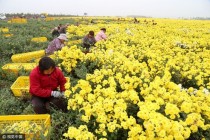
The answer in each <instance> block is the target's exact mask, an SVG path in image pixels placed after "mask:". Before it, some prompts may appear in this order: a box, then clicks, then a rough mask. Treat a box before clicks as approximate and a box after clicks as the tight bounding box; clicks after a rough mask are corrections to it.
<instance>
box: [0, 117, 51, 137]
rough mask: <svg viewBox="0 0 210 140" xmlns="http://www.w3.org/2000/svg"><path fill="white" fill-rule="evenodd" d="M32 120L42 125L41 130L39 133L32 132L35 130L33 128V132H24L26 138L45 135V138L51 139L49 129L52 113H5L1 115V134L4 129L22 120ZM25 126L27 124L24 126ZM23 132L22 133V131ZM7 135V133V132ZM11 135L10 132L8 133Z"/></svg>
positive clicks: (31, 121)
mask: <svg viewBox="0 0 210 140" xmlns="http://www.w3.org/2000/svg"><path fill="white" fill-rule="evenodd" d="M26 121H28V122H30V123H33V124H36V125H37V126H41V131H39V132H37V133H32V132H33V131H34V130H32V132H31V133H27V134H24V135H25V140H32V139H41V136H43V135H44V139H50V137H49V131H50V130H49V129H50V126H51V123H50V115H49V114H42V115H5V116H0V134H1V135H4V134H2V133H1V131H2V132H3V130H5V129H6V128H8V127H10V126H14V125H16V124H17V123H18V124H19V123H21V122H26ZM20 127H21V126H20ZM24 127H25V128H26V127H27V126H24ZM21 134H22V133H21ZM5 135H6V134H5ZM7 135H9V133H7Z"/></svg>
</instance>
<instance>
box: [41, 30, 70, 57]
mask: <svg viewBox="0 0 210 140" xmlns="http://www.w3.org/2000/svg"><path fill="white" fill-rule="evenodd" d="M67 40H68V39H67V36H66V34H60V35H59V36H58V37H57V38H55V39H53V41H51V42H50V44H49V45H48V47H47V49H46V50H45V54H46V55H51V54H53V53H54V52H55V51H58V50H61V48H62V47H63V46H64V42H65V41H67Z"/></svg>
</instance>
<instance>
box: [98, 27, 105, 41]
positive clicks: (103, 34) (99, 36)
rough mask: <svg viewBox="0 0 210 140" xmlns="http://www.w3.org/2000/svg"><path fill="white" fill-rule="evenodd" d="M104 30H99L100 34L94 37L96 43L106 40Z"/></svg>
mask: <svg viewBox="0 0 210 140" xmlns="http://www.w3.org/2000/svg"><path fill="white" fill-rule="evenodd" d="M105 33H106V28H101V30H100V32H98V33H97V35H96V36H95V39H96V41H99V40H102V39H103V40H106V39H107V36H106V34H105Z"/></svg>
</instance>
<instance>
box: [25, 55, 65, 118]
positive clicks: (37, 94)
mask: <svg viewBox="0 0 210 140" xmlns="http://www.w3.org/2000/svg"><path fill="white" fill-rule="evenodd" d="M29 78H30V94H31V95H32V98H31V102H32V106H33V109H34V111H35V113H37V114H47V113H50V110H49V109H50V107H55V108H56V109H61V110H62V111H64V112H66V111H67V103H66V101H65V99H64V98H63V97H64V91H65V86H64V85H65V83H66V79H65V77H64V75H63V73H62V71H61V70H60V69H59V68H58V67H56V66H55V62H54V61H53V60H52V59H51V58H50V57H43V58H41V59H40V61H39V65H38V66H37V67H35V68H34V69H33V70H32V71H31V73H30V77H29ZM58 87H59V88H60V90H58Z"/></svg>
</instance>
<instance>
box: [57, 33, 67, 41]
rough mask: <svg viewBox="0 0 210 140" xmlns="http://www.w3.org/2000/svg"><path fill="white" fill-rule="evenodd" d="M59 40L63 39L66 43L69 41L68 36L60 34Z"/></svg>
mask: <svg viewBox="0 0 210 140" xmlns="http://www.w3.org/2000/svg"><path fill="white" fill-rule="evenodd" d="M58 38H59V39H62V40H65V41H67V40H68V39H67V36H66V34H60V35H59V37H58Z"/></svg>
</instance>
